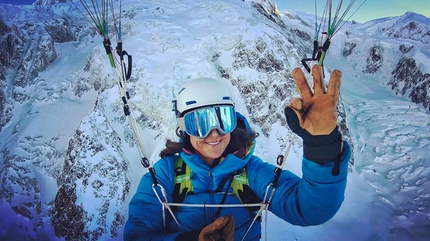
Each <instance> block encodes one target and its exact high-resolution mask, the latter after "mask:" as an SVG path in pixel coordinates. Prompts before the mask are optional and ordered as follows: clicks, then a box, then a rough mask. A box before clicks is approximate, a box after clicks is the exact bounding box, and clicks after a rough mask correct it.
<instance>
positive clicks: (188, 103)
mask: <svg viewBox="0 0 430 241" xmlns="http://www.w3.org/2000/svg"><path fill="white" fill-rule="evenodd" d="M195 103H197V101H195V100H190V101H187V102H185V104H186V105H192V104H195Z"/></svg>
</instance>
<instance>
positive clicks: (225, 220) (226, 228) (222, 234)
mask: <svg viewBox="0 0 430 241" xmlns="http://www.w3.org/2000/svg"><path fill="white" fill-rule="evenodd" d="M199 241H234V218H233V216H231V215H228V216H222V217H219V218H217V219H215V221H213V223H211V224H209V225H207V226H206V227H204V228H203V229H202V231H201V232H200V235H199Z"/></svg>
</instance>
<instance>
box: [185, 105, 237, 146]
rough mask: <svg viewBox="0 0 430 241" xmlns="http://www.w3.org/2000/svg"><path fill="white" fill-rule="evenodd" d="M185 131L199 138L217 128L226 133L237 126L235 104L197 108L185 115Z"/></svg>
mask: <svg viewBox="0 0 430 241" xmlns="http://www.w3.org/2000/svg"><path fill="white" fill-rule="evenodd" d="M184 122H185V131H186V132H187V133H188V134H189V135H192V136H195V137H198V138H206V137H207V136H208V135H209V133H210V132H211V131H212V130H214V129H217V130H218V131H219V133H220V134H222V135H226V134H228V133H230V132H232V131H233V130H234V128H236V112H235V111H234V108H233V106H214V107H208V108H203V109H197V110H194V111H191V112H188V113H186V114H185V115H184Z"/></svg>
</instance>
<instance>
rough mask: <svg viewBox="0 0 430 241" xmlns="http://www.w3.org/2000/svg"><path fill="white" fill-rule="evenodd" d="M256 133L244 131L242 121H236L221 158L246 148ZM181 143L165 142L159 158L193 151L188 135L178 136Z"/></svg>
mask: <svg viewBox="0 0 430 241" xmlns="http://www.w3.org/2000/svg"><path fill="white" fill-rule="evenodd" d="M257 136H258V135H257V133H255V131H253V130H250V129H246V127H245V123H244V122H243V120H240V119H238V123H237V126H236V128H235V129H234V130H233V131H232V132H231V138H230V142H229V143H228V145H227V148H226V149H225V151H224V153H223V156H227V154H229V153H233V152H235V151H237V150H239V149H241V148H246V147H247V146H248V145H249V144H250V143H252V142H253V141H254V139H255V138H257ZM180 138H181V139H182V141H179V142H175V141H172V140H167V141H166V148H164V149H163V150H162V151H161V152H160V157H162V158H164V157H167V156H171V155H175V154H176V153H179V152H181V151H182V149H186V150H189V151H194V147H193V146H192V145H191V141H190V136H189V135H188V134H183V135H181V136H180Z"/></svg>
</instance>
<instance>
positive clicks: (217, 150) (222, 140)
mask: <svg viewBox="0 0 430 241" xmlns="http://www.w3.org/2000/svg"><path fill="white" fill-rule="evenodd" d="M230 138H231V135H230V133H229V134H227V135H221V134H219V132H218V131H217V130H212V131H211V133H210V134H209V135H208V136H207V137H206V138H205V139H199V138H197V137H194V136H190V142H191V145H192V146H193V147H194V149H195V150H196V151H197V153H198V154H199V156H200V157H201V158H202V160H203V161H204V162H205V163H206V164H207V165H208V166H210V167H212V166H213V163H214V161H215V159H217V158H219V157H220V156H221V155H222V153H224V151H225V149H226V148H227V145H228V143H230Z"/></svg>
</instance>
